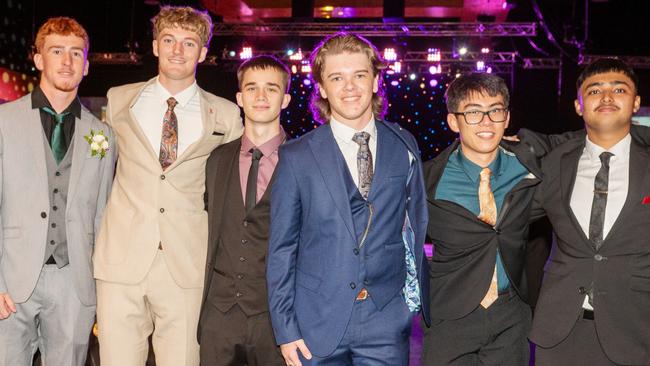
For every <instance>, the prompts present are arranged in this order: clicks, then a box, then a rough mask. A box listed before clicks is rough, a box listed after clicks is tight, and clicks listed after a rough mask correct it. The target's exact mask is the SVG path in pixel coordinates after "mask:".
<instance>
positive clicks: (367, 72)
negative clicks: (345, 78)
mask: <svg viewBox="0 0 650 366" xmlns="http://www.w3.org/2000/svg"><path fill="white" fill-rule="evenodd" d="M360 72H362V73H365V74H369V73H370V70H368V69H359V70H356V71H354V72H353V74H358V73H360ZM341 74H342V72H333V73H331V74H329V75H327V78H331V77H332V76H334V75H341Z"/></svg>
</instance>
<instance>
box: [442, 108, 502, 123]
mask: <svg viewBox="0 0 650 366" xmlns="http://www.w3.org/2000/svg"><path fill="white" fill-rule="evenodd" d="M452 114H453V115H456V116H458V115H462V116H463V117H464V118H465V123H467V124H468V125H477V124H479V123H481V122H482V121H483V118H485V116H488V118H489V119H490V121H492V122H493V123H503V122H505V121H506V119H508V108H494V109H490V110H489V111H487V112H483V111H467V112H453V113H452Z"/></svg>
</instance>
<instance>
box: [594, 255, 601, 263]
mask: <svg viewBox="0 0 650 366" xmlns="http://www.w3.org/2000/svg"><path fill="white" fill-rule="evenodd" d="M594 259H595V260H597V261H598V262H600V261H602V260H603V256H602V255H600V254H596V255H595V256H594Z"/></svg>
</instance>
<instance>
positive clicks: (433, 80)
mask: <svg viewBox="0 0 650 366" xmlns="http://www.w3.org/2000/svg"><path fill="white" fill-rule="evenodd" d="M429 86H431V87H432V88H434V87H436V86H438V80H436V79H431V80H429Z"/></svg>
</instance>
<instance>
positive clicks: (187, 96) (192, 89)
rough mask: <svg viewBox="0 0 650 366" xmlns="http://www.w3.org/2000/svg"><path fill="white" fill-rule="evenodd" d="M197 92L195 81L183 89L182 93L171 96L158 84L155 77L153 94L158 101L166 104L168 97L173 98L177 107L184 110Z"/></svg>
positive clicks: (158, 81) (197, 87)
mask: <svg viewBox="0 0 650 366" xmlns="http://www.w3.org/2000/svg"><path fill="white" fill-rule="evenodd" d="M198 91H199V86H198V85H197V84H196V80H194V82H193V83H192V85H190V86H188V87H187V88H185V89H184V90H183V91H181V92H180V93H177V94H176V95H172V94H171V93H170V92H169V91H167V89H165V87H164V86H163V85H162V84H161V83H160V80H159V79H158V78H157V77H156V83H155V93H156V95H157V96H158V98H160V100H162V101H164V102H165V103H167V99H169V98H170V97H174V99H176V102H178V105H180V106H181V107H182V108H185V107H186V106H187V103H189V102H190V100H191V99H192V98H193V97H194V95H196V93H198Z"/></svg>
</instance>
